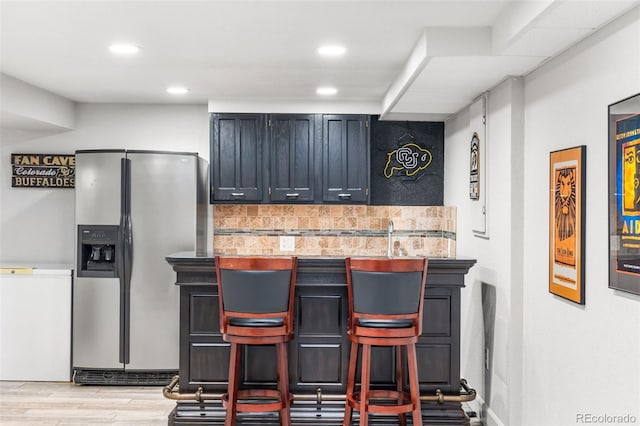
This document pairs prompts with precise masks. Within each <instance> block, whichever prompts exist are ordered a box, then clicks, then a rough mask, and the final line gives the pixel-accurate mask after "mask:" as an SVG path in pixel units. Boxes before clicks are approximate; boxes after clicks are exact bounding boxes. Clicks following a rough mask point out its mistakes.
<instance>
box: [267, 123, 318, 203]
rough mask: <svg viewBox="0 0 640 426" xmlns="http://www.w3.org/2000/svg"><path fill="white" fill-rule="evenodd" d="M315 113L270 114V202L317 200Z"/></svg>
mask: <svg viewBox="0 0 640 426" xmlns="http://www.w3.org/2000/svg"><path fill="white" fill-rule="evenodd" d="M314 159H315V116H314V115H313V114H308V115H297V114H296V115H292V114H273V115H271V116H269V191H268V192H269V201H271V202H276V203H288V202H306V203H313V202H314V187H315V180H314V174H315V173H314V170H315V161H314Z"/></svg>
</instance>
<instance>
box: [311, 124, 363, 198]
mask: <svg viewBox="0 0 640 426" xmlns="http://www.w3.org/2000/svg"><path fill="white" fill-rule="evenodd" d="M368 124H369V119H368V117H367V116H364V115H324V116H323V117H322V138H323V139H322V201H326V202H343V203H365V202H367V200H368V194H369V126H368Z"/></svg>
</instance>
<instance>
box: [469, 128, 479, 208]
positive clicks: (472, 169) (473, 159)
mask: <svg viewBox="0 0 640 426" xmlns="http://www.w3.org/2000/svg"><path fill="white" fill-rule="evenodd" d="M479 170H480V138H479V137H478V134H477V133H475V132H474V133H473V136H472V137H471V149H470V160H469V198H471V199H472V200H478V199H480V173H479Z"/></svg>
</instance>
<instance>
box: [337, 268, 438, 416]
mask: <svg viewBox="0 0 640 426" xmlns="http://www.w3.org/2000/svg"><path fill="white" fill-rule="evenodd" d="M346 268H347V289H348V293H349V329H348V331H347V334H348V336H349V340H350V341H351V353H350V357H349V373H348V378H347V401H346V404H345V411H344V421H343V426H348V425H349V424H350V423H351V415H352V412H353V409H356V410H358V411H359V412H360V425H361V426H365V425H368V424H369V413H375V414H397V415H398V420H399V424H401V425H404V424H405V415H404V413H406V412H409V411H410V412H412V414H413V425H414V426H415V425H422V414H421V410H420V390H419V388H418V365H417V360H416V346H415V343H416V341H417V340H418V337H419V336H420V334H421V333H422V306H423V300H424V286H425V281H426V278H427V259H426V258H393V259H392V258H360V259H352V258H347V259H346ZM359 346H362V368H361V385H360V391H359V392H355V381H356V365H357V362H358V347H359ZM371 346H394V347H395V373H396V390H381V389H375V390H371V389H370V374H371V372H370V369H371ZM403 346H404V347H406V348H407V349H406V352H407V364H408V367H409V372H408V375H409V389H410V391H409V392H406V391H405V390H404V377H405V376H404V368H403V362H402V347H403ZM373 400H375V401H376V402H378V401H379V402H381V403H378V404H374V403H372V402H371V401H373ZM382 402H386V404H383V403H382Z"/></svg>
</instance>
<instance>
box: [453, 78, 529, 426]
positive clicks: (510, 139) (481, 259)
mask: <svg viewBox="0 0 640 426" xmlns="http://www.w3.org/2000/svg"><path fill="white" fill-rule="evenodd" d="M521 99H522V80H521V79H508V80H507V81H505V82H504V83H503V84H501V85H499V86H498V87H497V88H496V89H494V90H492V91H491V92H490V93H489V96H488V102H487V104H488V105H487V140H486V141H480V143H486V144H487V154H486V155H487V163H486V164H487V166H486V169H485V170H484V171H480V179H486V180H487V194H486V196H487V199H488V209H487V221H488V224H487V225H488V226H487V228H488V230H489V238H488V239H487V238H479V237H476V236H473V232H472V224H473V220H472V218H471V216H470V213H471V212H472V211H474V209H472V208H471V204H472V203H474V202H475V201H472V200H470V199H469V195H468V194H469V148H470V141H471V136H472V132H471V131H470V128H469V114H468V110H465V111H462V112H461V113H459V114H458V115H457V116H456V117H454V118H453V119H452V120H450V121H448V122H447V123H446V124H445V199H444V203H445V205H455V206H458V226H457V237H456V238H457V253H458V255H459V256H465V257H472V258H475V259H477V261H478V262H477V264H476V266H474V267H473V268H472V269H471V270H470V272H469V274H468V275H467V278H466V284H467V288H465V289H463V290H462V357H461V359H462V361H461V374H462V376H463V377H465V378H466V379H467V380H468V382H469V384H470V385H471V386H473V387H475V388H476V390H477V391H478V392H479V395H480V397H481V399H482V400H483V401H484V402H485V403H486V404H487V406H486V407H485V409H484V410H483V411H486V412H485V413H484V414H485V416H487V417H488V424H496V423H498V424H499V423H500V422H503V423H504V424H509V425H512V424H518V423H519V421H520V420H519V416H520V415H521V412H520V410H517V409H510V406H509V403H510V401H509V399H508V398H507V397H506V395H509V394H520V393H521V389H522V383H521V378H520V377H519V375H520V373H519V372H520V362H519V359H521V358H522V354H521V351H522V349H521V345H519V346H518V345H516V346H514V345H513V339H516V340H518V339H519V336H521V329H522V311H521V310H517V311H515V312H513V311H512V309H511V306H512V304H513V303H512V301H513V300H515V305H516V306H518V303H520V302H519V301H521V298H522V290H521V289H522V278H521V273H520V272H521V268H520V265H521V264H522V244H521V242H520V241H518V239H515V240H514V236H518V235H521V234H522V222H521V220H519V219H518V218H519V217H521V210H522V202H521V201H520V198H519V194H520V188H521V185H522V180H521V178H520V177H519V176H518V174H519V171H520V170H521V165H522V137H521V136H519V135H521V134H522V125H521V120H520V121H518V120H517V117H518V116H521V115H522V114H521V111H522V101H521ZM514 104H515V105H514ZM514 123H515V124H514ZM514 133H515V136H514ZM483 286H489V287H490V289H491V290H492V291H493V293H492V294H493V295H494V297H493V299H492V300H490V301H488V302H485V307H484V311H485V312H484V313H483V300H482V288H483ZM488 312H490V313H491V315H490V318H488V320H489V322H488V323H487V325H488V328H489V330H488V332H489V334H490V335H489V336H486V338H485V331H484V327H483V324H484V316H485V315H484V314H486V313H488ZM485 347H486V349H487V350H488V363H489V368H488V370H486V372H485V368H484V358H485V354H484V348H485ZM514 351H515V352H514ZM512 358H515V360H514V359H512ZM480 402H482V401H480ZM472 405H473V404H472ZM476 405H477V404H476ZM476 409H480V407H476ZM500 419H502V420H500Z"/></svg>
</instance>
